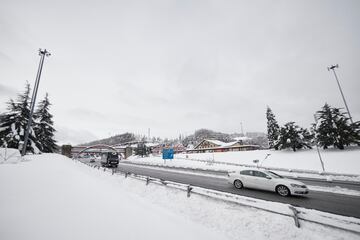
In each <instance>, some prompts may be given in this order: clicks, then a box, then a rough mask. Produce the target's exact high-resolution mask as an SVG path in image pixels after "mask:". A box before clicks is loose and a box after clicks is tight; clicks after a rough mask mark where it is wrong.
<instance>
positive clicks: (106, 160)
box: [101, 152, 119, 168]
mask: <svg viewBox="0 0 360 240" xmlns="http://www.w3.org/2000/svg"><path fill="white" fill-rule="evenodd" d="M118 164H119V154H118V153H117V152H107V153H103V155H102V156H101V166H102V167H109V168H110V167H112V168H117V166H118Z"/></svg>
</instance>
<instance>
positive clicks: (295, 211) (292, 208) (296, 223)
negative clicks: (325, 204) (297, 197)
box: [289, 206, 300, 228]
mask: <svg viewBox="0 0 360 240" xmlns="http://www.w3.org/2000/svg"><path fill="white" fill-rule="evenodd" d="M289 208H290V210H291V211H292V212H293V213H294V221H295V226H296V227H298V228H300V222H299V218H298V213H299V211H298V210H297V209H296V208H294V207H293V206H289Z"/></svg>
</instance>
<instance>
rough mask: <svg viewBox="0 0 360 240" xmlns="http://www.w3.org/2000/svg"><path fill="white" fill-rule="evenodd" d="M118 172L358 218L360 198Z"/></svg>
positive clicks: (137, 170) (145, 171)
mask: <svg viewBox="0 0 360 240" xmlns="http://www.w3.org/2000/svg"><path fill="white" fill-rule="evenodd" d="M118 170H120V171H124V172H131V173H134V174H138V175H144V176H150V177H153V178H161V179H164V180H168V181H174V182H179V183H184V184H190V185H193V186H198V187H203V188H208V189H213V190H218V191H223V192H229V193H233V194H238V195H242V196H247V197H253V198H258V199H263V200H268V201H274V202H281V203H287V204H292V205H294V206H299V207H304V208H308V209H316V210H320V211H324V212H329V213H334V214H339V215H343V216H350V217H356V218H360V197H357V196H350V195H342V194H334V193H327V192H315V191H310V193H309V194H307V195H306V196H290V197H281V196H279V195H277V194H276V193H275V192H267V191H260V190H253V189H241V190H238V189H235V188H234V187H233V186H232V185H231V184H229V183H228V182H227V181H226V179H221V178H216V177H211V176H200V175H193V174H186V173H182V172H181V173H179V172H170V171H166V170H160V169H153V168H147V167H143V166H134V165H131V164H119V167H118ZM301 181H303V180H301ZM303 182H304V183H306V184H309V185H319V184H318V182H316V183H315V184H310V182H311V181H303ZM325 184H328V183H325ZM356 187H358V186H356Z"/></svg>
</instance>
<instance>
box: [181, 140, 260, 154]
mask: <svg viewBox="0 0 360 240" xmlns="http://www.w3.org/2000/svg"><path fill="white" fill-rule="evenodd" d="M257 149H260V146H259V145H248V144H243V141H242V140H237V141H234V142H228V143H225V142H222V141H219V140H214V139H204V140H202V141H201V142H200V143H199V144H198V145H196V146H195V147H194V148H193V149H188V150H187V151H186V152H187V153H205V152H230V151H249V150H257Z"/></svg>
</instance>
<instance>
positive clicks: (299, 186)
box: [290, 183, 303, 188]
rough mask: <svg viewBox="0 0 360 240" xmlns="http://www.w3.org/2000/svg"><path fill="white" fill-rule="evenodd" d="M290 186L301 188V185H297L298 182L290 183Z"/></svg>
mask: <svg viewBox="0 0 360 240" xmlns="http://www.w3.org/2000/svg"><path fill="white" fill-rule="evenodd" d="M290 186H292V187H294V188H303V185H299V184H295V183H291V184H290Z"/></svg>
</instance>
